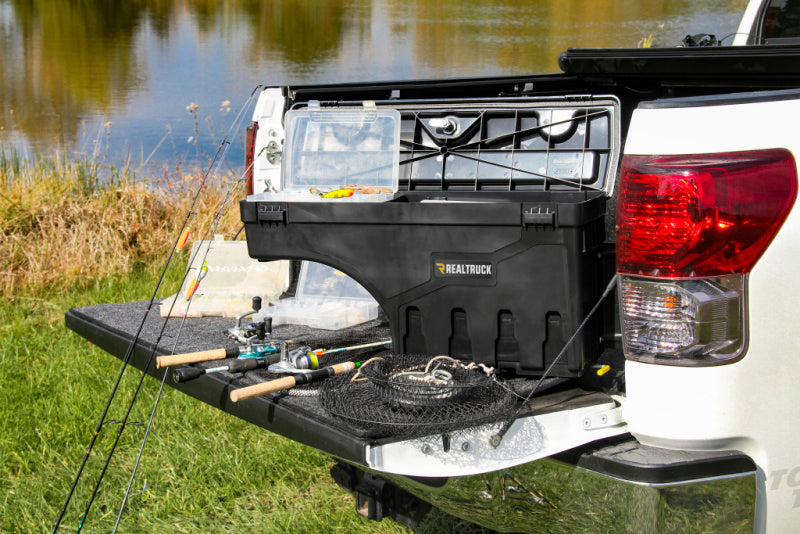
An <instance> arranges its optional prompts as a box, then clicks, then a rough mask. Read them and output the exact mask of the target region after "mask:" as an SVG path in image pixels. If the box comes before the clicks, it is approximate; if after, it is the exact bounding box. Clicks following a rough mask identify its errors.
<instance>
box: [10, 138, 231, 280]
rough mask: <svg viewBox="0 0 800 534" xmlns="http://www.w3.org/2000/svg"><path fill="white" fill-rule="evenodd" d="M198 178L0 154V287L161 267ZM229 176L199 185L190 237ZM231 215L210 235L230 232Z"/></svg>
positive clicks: (209, 215) (204, 223)
mask: <svg viewBox="0 0 800 534" xmlns="http://www.w3.org/2000/svg"><path fill="white" fill-rule="evenodd" d="M201 179H202V174H201V173H200V172H193V173H182V174H180V175H178V174H176V175H175V176H171V177H167V179H166V180H164V178H163V177H160V178H159V179H158V180H154V179H144V180H140V179H137V177H136V176H135V173H134V172H133V171H132V170H131V168H130V167H127V166H125V167H122V168H118V167H113V166H108V165H99V164H98V163H97V160H96V159H88V158H83V159H81V158H78V159H69V158H66V157H64V156H60V155H54V156H50V157H35V158H30V159H28V158H23V157H21V156H20V155H19V154H18V153H15V152H11V153H8V152H4V151H1V150H0V288H2V291H3V292H4V294H6V295H8V294H13V293H17V292H20V291H23V292H35V291H40V290H47V289H57V288H58V287H60V286H64V285H70V286H78V287H80V286H82V285H84V284H85V283H86V282H88V281H91V280H95V279H97V278H99V277H104V276H108V275H111V274H125V273H130V272H131V271H132V269H134V268H136V267H137V266H148V265H153V264H155V265H158V264H160V263H162V262H160V261H158V260H159V258H161V257H166V256H165V255H166V254H167V253H168V252H169V250H170V248H171V247H172V245H173V243H174V241H175V238H176V236H177V234H178V233H179V231H180V228H181V225H182V224H183V222H184V220H185V219H186V217H187V214H188V212H189V209H190V206H191V202H192V200H193V199H194V195H195V192H196V191H197V188H198V187H199V185H200V181H201ZM231 180H232V178H231V177H212V178H209V179H208V180H207V181H206V184H205V185H204V186H203V188H202V191H201V194H200V196H199V198H198V205H197V206H195V209H194V210H193V214H194V215H193V220H192V221H190V227H191V228H192V229H194V232H193V234H192V237H193V238H197V237H200V235H199V234H200V233H202V231H203V230H204V229H206V228H208V226H209V224H210V222H211V220H212V219H213V217H214V214H215V213H216V212H217V210H218V209H219V207H220V204H221V202H222V200H223V198H224V197H225V195H226V193H227V192H228V191H227V188H228V186H229V185H232V184H231ZM155 183H158V184H160V185H158V186H155V185H152V184H155ZM236 196H237V195H236V194H234V195H233V198H235V197H236ZM232 206H233V207H235V203H233V202H229V205H228V208H231V207H232ZM236 211H237V210H236V209H227V210H226V212H225V213H224V216H223V218H222V220H221V221H220V223H219V226H218V228H217V233H224V234H227V235H228V236H231V235H233V233H235V232H236V230H237V229H238V227H239V225H240V223H239V222H238V213H236Z"/></svg>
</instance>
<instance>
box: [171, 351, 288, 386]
mask: <svg viewBox="0 0 800 534" xmlns="http://www.w3.org/2000/svg"><path fill="white" fill-rule="evenodd" d="M280 358H281V355H280V354H279V353H275V354H270V355H269V356H265V357H263V358H242V359H239V358H237V359H235V360H233V361H232V362H230V363H228V364H226V365H221V366H219V367H208V368H206V369H203V368H202V367H181V368H180V369H175V370H174V371H172V379H173V380H175V382H179V383H181V382H188V381H190V380H194V379H195V378H200V377H201V376H203V375H210V374H214V373H222V372H225V373H245V372H247V371H252V370H254V369H261V368H262V367H267V366H269V365H272V364H273V363H277V362H278V361H279V360H280Z"/></svg>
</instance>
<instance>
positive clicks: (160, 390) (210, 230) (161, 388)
mask: <svg viewBox="0 0 800 534" xmlns="http://www.w3.org/2000/svg"><path fill="white" fill-rule="evenodd" d="M257 89H258V86H257V87H256V89H254V90H253V92H252V93H251V94H250V99H249V100H248V101H247V102H246V103H245V105H244V106H243V107H242V109H241V110H240V111H239V114H238V115H237V117H236V119H235V120H234V123H233V125H232V127H231V131H234V130H235V129H236V125H238V123H239V122H240V120H241V117H242V112H243V110H244V109H246V108H247V107H249V103H250V102H251V101H252V99H253V96H254V95H255V93H256V90H257ZM226 143H227V146H225V144H226ZM223 146H225V150H224V152H223V155H222V157H223V158H224V157H225V153H226V152H227V148H228V147H229V146H230V143H229V142H228V141H227V137H226V139H225V140H223ZM217 153H218V154H219V149H218V151H217ZM215 158H216V156H215ZM211 168H213V163H212V166H211V167H210V169H211ZM251 168H252V164H251V165H250V166H248V168H247V169H245V170H244V172H243V173H242V175H241V176H240V177H239V179H238V180H237V181H236V182H235V183H233V184H232V185H231V186H230V187H229V188H228V190H227V191H226V194H225V197H224V198H223V201H222V203H221V204H220V207H219V209H218V210H217V212H216V214H215V216H214V219H213V221H212V224H211V225H209V228H208V229H207V230H206V232H205V233H204V234H203V236H202V238H201V242H202V241H203V240H204V239H206V237H207V236H208V235H209V234H210V233H214V232H216V228H217V226H218V225H219V221H220V220H221V217H222V214H223V213H224V210H225V209H226V206H227V204H228V202H229V201H230V198H231V191H233V189H234V188H235V187H237V186H239V185H241V184H242V183H243V180H244V176H245V175H246V173H247V172H248V171H249V170H250V169H251ZM210 169H209V172H210ZM210 249H211V242H208V244H207V246H206V249H205V254H204V256H203V265H205V262H206V259H207V257H208V253H209V251H210ZM199 250H200V248H198V252H199ZM193 262H194V261H193V259H192V260H190V261H189V265H192V264H193ZM188 274H189V272H188V270H187V272H186V273H185V274H184V277H183V281H182V282H181V285H183V282H185V280H186V278H187V277H188ZM194 289H195V290H196V287H195V288H194ZM194 293H195V291H192V292H191V294H190V295H188V297H187V300H188V303H187V313H186V314H184V315H183V317H182V319H181V322H180V325H179V326H178V332H177V334H176V335H175V341H174V343H173V345H172V349H171V351H170V353H171V354H174V353H175V349H176V348H177V345H178V341H179V340H180V335H181V332H182V331H183V326H184V324H185V323H186V318H187V316H188V310H189V307H190V306H191V303H192V298H193V297H194ZM177 300H178V294H177V293H176V294H175V296H174V298H173V300H172V303H171V304H170V308H169V312H168V313H167V317H166V318H165V320H164V322H163V324H162V328H161V331H160V332H159V335H158V339H157V340H156V342H155V344H154V345H153V350H152V351H151V353H150V357H149V359H148V362H147V364H146V365H145V367H144V370H143V373H142V377H141V379H140V384H139V386H141V382H142V381H143V380H144V377H145V375H146V374H147V370H148V369H149V368H150V365H151V363H152V361H153V358H154V356H155V351H156V348H157V347H158V345H159V343H160V342H161V339H162V336H163V334H164V331H165V329H166V325H167V322H168V321H169V317H170V316H171V315H172V310H173V309H174V307H175V304H176V302H177ZM254 300H255V299H254ZM259 300H260V299H259ZM270 324H271V323H270ZM262 333H263V332H262ZM262 337H263V336H262ZM248 346H250V347H251V348H252V345H251V344H250V343H248ZM262 352H263V351H262ZM166 378H167V373H166V372H165V373H164V374H163V375H162V377H161V382H160V384H159V387H158V392H157V394H156V398H155V400H154V402H153V408H152V410H151V412H150V417H149V419H148V422H147V427H146V428H145V432H144V435H143V436H142V442H141V444H140V446H139V452H138V454H137V456H136V461H135V462H134V466H133V469H132V470H131V476H130V478H129V480H128V486H127V487H126V489H125V494H124V495H123V498H122V502H121V503H120V507H119V512H118V513H117V519H116V521H115V523H114V528H113V530H112V532H113V533H116V531H117V528H118V527H119V523H120V521H121V519H122V513H123V511H124V510H125V504H126V503H127V501H128V497H129V496H130V492H131V488H132V486H133V481H134V479H135V477H136V472H137V470H138V468H139V465H140V462H141V459H142V454H143V453H144V447H145V444H146V443H147V438H148V437H149V435H150V430H151V429H152V426H153V420H154V419H155V414H156V410H157V409H158V405H159V402H160V400H161V396H162V393H163V391H164V384H165V383H166ZM138 393H139V388H138V387H137V390H136V392H135V394H134V397H133V399H131V404H130V407H132V406H133V403H134V402H135V400H136V397H137V395H138ZM115 445H116V443H115ZM111 453H113V449H112V451H111ZM108 461H110V455H109V460H107V463H108ZM106 465H107V464H106ZM104 472H105V470H104ZM101 479H102V474H101ZM97 486H99V480H98V484H97ZM95 489H97V487H96V488H95ZM87 511H88V507H87Z"/></svg>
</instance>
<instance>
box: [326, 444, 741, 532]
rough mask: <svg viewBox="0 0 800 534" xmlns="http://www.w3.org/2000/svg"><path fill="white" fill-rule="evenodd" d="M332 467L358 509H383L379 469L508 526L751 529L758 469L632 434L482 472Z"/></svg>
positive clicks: (440, 504) (485, 522)
mask: <svg viewBox="0 0 800 534" xmlns="http://www.w3.org/2000/svg"><path fill="white" fill-rule="evenodd" d="M336 469H340V470H341V469H344V470H349V475H348V477H350V481H351V483H353V484H352V485H353V487H351V488H347V489H350V490H351V491H353V492H354V493H355V494H356V497H357V501H358V502H359V504H360V506H361V509H362V510H361V511H368V508H369V506H370V505H373V506H378V507H380V509H381V510H383V513H386V515H389V514H388V513H387V512H388V511H390V510H392V508H393V503H392V502H385V501H387V500H388V501H391V496H390V495H391V494H390V492H388V491H387V488H384V487H381V488H380V491H377V492H376V487H377V486H376V485H375V484H374V481H375V480H376V478H375V477H378V478H379V479H384V480H386V481H387V482H389V483H390V484H387V486H389V485H394V486H397V487H399V488H401V489H402V490H405V491H406V492H408V493H410V494H411V495H413V496H415V497H418V498H420V499H422V500H424V501H426V502H428V503H431V504H432V505H433V506H435V507H436V508H439V509H441V510H444V511H445V512H447V513H449V514H452V515H454V516H457V517H459V518H462V519H465V520H467V521H470V522H473V523H477V524H479V525H482V526H485V527H488V528H492V529H495V530H499V531H502V532H548V533H560V532H563V533H573V532H637V533H638V532H653V533H660V532H752V531H753V519H754V512H755V503H756V476H755V473H756V467H755V464H754V463H753V461H752V460H751V459H750V458H748V457H747V456H745V455H743V454H741V453H739V452H736V451H728V452H689V451H672V450H666V449H659V448H655V447H648V446H644V445H641V444H639V443H638V442H636V441H635V440H633V439H630V438H626V439H624V440H623V441H619V440H617V441H616V442H615V443H612V444H606V445H605V446H602V445H599V446H598V445H595V446H594V447H592V448H579V449H574V450H572V451H568V452H566V453H563V454H559V455H556V456H553V457H549V458H544V459H541V460H537V461H534V462H529V463H527V464H523V465H519V466H516V467H513V468H509V469H504V470H500V471H494V472H491V473H485V474H482V475H471V476H463V477H450V478H422V477H415V478H409V477H403V476H397V475H386V474H380V473H373V475H374V476H373V475H364V472H363V471H359V470H358V469H357V468H354V467H350V466H342V465H341V464H340V465H338V466H337V467H336V468H334V470H336ZM359 473H360V475H359ZM360 476H364V478H363V479H360V478H359V477H360ZM336 478H337V480H340V479H341V478H342V477H341V474H339V476H338V477H336ZM366 481H370V483H369V484H368V483H366ZM343 485H345V484H343ZM345 486H346V485H345ZM381 499H384V500H383V501H382V500H381ZM365 515H367V514H365ZM373 518H374V519H380V517H374V514H373Z"/></svg>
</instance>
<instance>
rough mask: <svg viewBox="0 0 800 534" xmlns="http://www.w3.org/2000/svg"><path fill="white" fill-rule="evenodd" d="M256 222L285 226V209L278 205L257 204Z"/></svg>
mask: <svg viewBox="0 0 800 534" xmlns="http://www.w3.org/2000/svg"><path fill="white" fill-rule="evenodd" d="M258 222H259V223H283V224H286V208H285V207H283V206H280V205H278V204H259V205H258Z"/></svg>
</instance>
